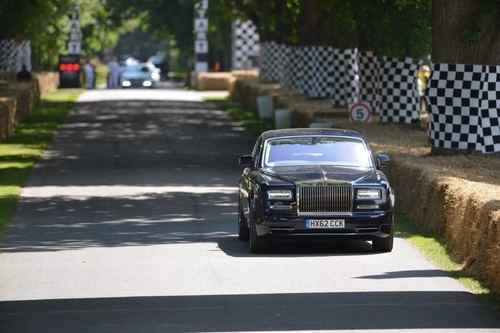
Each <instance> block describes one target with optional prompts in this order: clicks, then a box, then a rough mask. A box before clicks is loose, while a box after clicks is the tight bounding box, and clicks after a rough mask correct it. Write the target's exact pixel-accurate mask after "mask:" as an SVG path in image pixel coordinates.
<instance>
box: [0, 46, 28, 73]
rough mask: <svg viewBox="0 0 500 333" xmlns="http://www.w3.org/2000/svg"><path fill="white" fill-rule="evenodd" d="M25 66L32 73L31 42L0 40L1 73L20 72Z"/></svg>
mask: <svg viewBox="0 0 500 333" xmlns="http://www.w3.org/2000/svg"><path fill="white" fill-rule="evenodd" d="M23 65H25V66H26V69H28V70H29V71H31V43H30V41H26V40H24V41H21V42H20V43H16V42H15V41H14V40H13V39H3V40H0V73H5V72H19V71H20V70H21V68H22V66H23Z"/></svg>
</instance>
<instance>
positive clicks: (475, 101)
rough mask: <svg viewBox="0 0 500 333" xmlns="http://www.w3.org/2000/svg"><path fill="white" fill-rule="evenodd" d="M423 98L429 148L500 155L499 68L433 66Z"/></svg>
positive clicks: (483, 66) (460, 65) (459, 65)
mask: <svg viewBox="0 0 500 333" xmlns="http://www.w3.org/2000/svg"><path fill="white" fill-rule="evenodd" d="M425 95H426V97H425V99H426V102H427V104H428V109H429V116H430V118H429V138H430V140H431V146H433V147H437V148H449V149H457V150H473V151H477V152H480V153H483V154H488V153H498V152H500V124H499V119H500V66H485V65H464V64H435V65H434V66H433V69H432V76H431V78H430V80H429V83H428V85H427V89H426V92H425Z"/></svg>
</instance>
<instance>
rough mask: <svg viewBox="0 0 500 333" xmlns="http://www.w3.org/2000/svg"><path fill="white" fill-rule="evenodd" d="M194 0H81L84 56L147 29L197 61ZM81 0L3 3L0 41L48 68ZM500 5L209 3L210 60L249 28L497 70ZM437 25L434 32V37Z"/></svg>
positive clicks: (289, 39) (266, 36)
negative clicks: (236, 31) (30, 52)
mask: <svg viewBox="0 0 500 333" xmlns="http://www.w3.org/2000/svg"><path fill="white" fill-rule="evenodd" d="M196 2H198V1H197V0H176V1H172V0H79V4H80V7H81V9H82V15H81V27H82V35H83V42H82V50H83V55H84V56H91V55H94V54H97V53H99V52H103V51H108V50H112V49H113V48H114V47H115V46H116V45H117V43H118V40H119V36H120V35H122V34H125V33H127V32H131V31H134V30H136V29H140V30H141V31H143V32H146V33H148V34H150V35H151V36H155V37H156V38H160V39H163V40H168V41H170V42H171V43H172V44H173V45H175V47H176V48H177V49H178V50H179V52H180V55H179V56H180V57H181V58H182V59H188V58H190V57H192V54H193V44H194V35H193V19H194V14H195V13H194V4H195V3H196ZM74 3H75V0H17V1H1V2H0V39H10V38H13V39H15V40H23V39H27V40H30V41H31V42H32V45H33V48H34V49H35V50H34V54H35V55H36V56H37V58H38V60H39V62H40V63H41V64H43V65H47V64H51V63H52V64H53V63H54V62H55V61H56V59H57V56H58V54H60V53H65V51H66V43H67V36H68V22H69V21H68V20H69V18H68V15H69V13H70V11H71V8H72V7H73V6H74ZM499 14H500V0H456V1H448V0H434V1H431V0H349V1H345V0H209V11H208V19H209V31H208V33H207V36H208V39H209V42H210V52H211V59H213V58H214V57H217V53H220V52H224V51H226V53H228V50H229V48H230V40H231V35H230V34H231V22H232V21H233V20H234V19H236V18H239V19H242V20H251V21H252V22H253V23H254V24H255V26H256V28H257V30H258V32H259V35H260V38H261V41H271V40H272V41H275V42H278V43H284V44H288V45H299V46H307V45H329V46H333V47H336V48H353V47H357V48H358V49H360V50H362V51H367V50H370V51H374V52H376V53H378V54H381V55H388V56H394V57H402V56H410V57H414V58H418V57H421V56H423V55H424V54H427V53H431V54H432V55H433V59H434V60H435V61H440V62H456V63H481V64H498V63H499V62H500V61H499V60H500V59H499V57H500V53H499V52H498V50H499V49H500V34H499V33H498V32H499V31H500V20H498V19H497V18H498V15H499ZM431 27H432V29H431Z"/></svg>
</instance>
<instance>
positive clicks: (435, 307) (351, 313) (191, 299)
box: [0, 281, 500, 333]
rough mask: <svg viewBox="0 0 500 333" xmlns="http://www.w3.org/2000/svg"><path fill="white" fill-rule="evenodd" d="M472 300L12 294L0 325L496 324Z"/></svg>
mask: <svg viewBox="0 0 500 333" xmlns="http://www.w3.org/2000/svg"><path fill="white" fill-rule="evenodd" d="M138 283H140V282H139V281H138ZM167 283H168V282H167ZM475 304H477V305H480V304H479V303H477V300H476V299H475V298H474V297H473V296H472V295H470V294H468V293H465V292H355V293H307V294H303V293H299V294H257V295H214V296H171V297H124V298H95V299H72V300H35V301H15V302H0V330H1V331H2V332H9V333H18V332H19V333H20V332H37V333H45V332H46V333H58V332H64V333H68V332H71V333H80V332H81V333H84V332H108V333H109V332H120V333H127V332H133V333H137V332H148V333H154V332H242V331H252V332H263V331H316V330H317V331H319V330H321V331H323V330H343V331H344V330H388V329H393V330H404V329H415V330H424V329H433V330H436V331H437V330H445V329H469V330H470V332H473V331H477V330H478V329H499V328H500V326H498V321H496V324H492V323H495V318H494V314H492V313H490V312H488V311H482V312H477V313H475V316H469V311H470V309H471V306H472V307H473V306H474V305H475ZM401 305H404V306H401ZM429 313H433V314H434V315H435V318H433V320H432V321H429V318H428V315H429ZM430 322H432V325H430V324H429V323H430ZM461 332H463V331H461Z"/></svg>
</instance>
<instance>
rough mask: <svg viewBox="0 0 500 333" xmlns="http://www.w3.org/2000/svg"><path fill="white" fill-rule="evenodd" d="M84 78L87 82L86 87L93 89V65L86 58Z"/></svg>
mask: <svg viewBox="0 0 500 333" xmlns="http://www.w3.org/2000/svg"><path fill="white" fill-rule="evenodd" d="M85 80H86V82H87V89H94V87H95V86H94V82H95V72H94V66H92V64H91V63H90V60H87V63H86V64H85Z"/></svg>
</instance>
